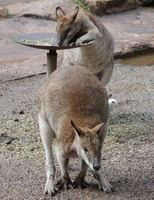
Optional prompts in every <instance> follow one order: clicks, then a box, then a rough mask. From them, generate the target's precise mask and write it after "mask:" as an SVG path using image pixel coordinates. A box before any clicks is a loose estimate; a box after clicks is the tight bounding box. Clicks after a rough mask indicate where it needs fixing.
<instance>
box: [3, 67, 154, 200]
mask: <svg viewBox="0 0 154 200" xmlns="http://www.w3.org/2000/svg"><path fill="white" fill-rule="evenodd" d="M153 68H154V66H144V67H134V66H126V65H120V64H116V66H115V70H114V74H113V77H112V80H111V82H110V84H109V86H108V90H109V91H110V92H112V94H113V97H115V98H116V99H117V100H118V104H116V105H114V107H113V108H112V110H111V116H110V131H109V134H108V136H107V139H106V142H105V146H104V150H103V152H102V155H103V158H102V165H103V168H104V173H105V174H106V176H107V177H108V179H109V180H110V181H111V183H112V185H113V186H114V188H115V192H114V193H112V194H105V193H104V192H102V191H99V190H98V188H97V183H96V182H95V180H94V179H93V177H92V175H91V173H90V172H89V173H88V175H87V181H88V182H89V183H90V186H89V187H88V188H86V189H84V190H80V189H70V190H68V191H61V192H59V193H58V194H57V195H56V196H55V197H51V199H55V200H57V199H65V200H70V199H72V200H78V199H85V200H90V199H98V200H99V199H104V200H107V199H111V200H112V199H113V200H115V199H116V200H125V199H127V200H128V199H131V200H147V199H148V200H152V199H153V197H154V182H153V180H154V149H153V145H154V136H153V133H154V93H153V90H154V77H153ZM44 81H45V75H38V76H34V77H32V78H27V79H23V80H18V81H12V82H6V83H1V89H0V98H1V101H0V110H1V116H0V143H1V146H0V151H1V157H0V182H1V183H0V185H1V187H0V199H4V200H25V199H26V200H38V199H41V200H43V199H46V200H48V199H50V197H49V196H46V197H44V196H43V188H44V184H45V179H46V178H45V169H44V150H43V146H42V143H41V141H40V137H39V132H38V125H37V100H36V93H37V89H38V88H39V87H40V85H41V84H42V83H43V82H44ZM79 166H80V162H79V161H78V160H72V162H71V165H70V169H69V171H70V173H71V178H72V179H74V178H75V176H76V175H77V173H78V170H79ZM56 175H57V177H58V176H59V168H58V167H57V174H56Z"/></svg>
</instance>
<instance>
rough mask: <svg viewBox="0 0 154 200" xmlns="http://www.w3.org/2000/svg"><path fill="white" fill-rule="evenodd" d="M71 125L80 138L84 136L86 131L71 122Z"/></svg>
mask: <svg viewBox="0 0 154 200" xmlns="http://www.w3.org/2000/svg"><path fill="white" fill-rule="evenodd" d="M71 125H72V127H73V129H74V130H75V132H76V133H77V134H78V136H79V137H83V136H84V130H83V129H82V128H81V127H79V126H78V125H77V124H75V123H74V122H73V121H72V120H71Z"/></svg>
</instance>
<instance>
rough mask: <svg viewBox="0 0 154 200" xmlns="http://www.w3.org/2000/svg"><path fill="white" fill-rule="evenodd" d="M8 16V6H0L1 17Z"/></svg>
mask: <svg viewBox="0 0 154 200" xmlns="http://www.w3.org/2000/svg"><path fill="white" fill-rule="evenodd" d="M5 17H8V10H7V9H6V8H3V7H0V18H5Z"/></svg>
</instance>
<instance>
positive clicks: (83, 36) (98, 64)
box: [56, 7, 114, 86]
mask: <svg viewBox="0 0 154 200" xmlns="http://www.w3.org/2000/svg"><path fill="white" fill-rule="evenodd" d="M56 17H57V40H58V44H59V45H69V44H72V43H76V44H83V43H87V42H90V41H92V44H89V45H87V46H82V47H81V48H75V49H71V50H64V51H63V61H62V65H61V66H68V64H69V65H74V66H77V65H80V66H84V67H86V68H88V69H89V70H91V71H92V72H93V73H94V74H96V75H97V77H98V78H99V79H100V80H101V82H102V83H103V85H104V86H105V85H106V84H107V83H108V81H109V80H110V77H111V74H112V70H113V62H114V61H113V53H114V45H113V39H112V36H111V35H110V33H109V32H108V31H107V29H106V28H105V27H104V25H103V24H102V23H101V22H100V21H99V19H98V18H96V17H94V16H93V15H92V14H90V13H89V12H86V11H84V10H82V9H81V8H80V9H79V7H76V9H75V10H73V11H70V12H69V13H68V14H67V15H66V14H65V12H64V11H63V9H62V8H60V7H57V8H56Z"/></svg>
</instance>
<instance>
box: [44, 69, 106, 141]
mask: <svg viewBox="0 0 154 200" xmlns="http://www.w3.org/2000/svg"><path fill="white" fill-rule="evenodd" d="M40 113H41V114H42V115H43V116H44V118H46V119H47V120H48V121H49V122H50V125H51V127H52V129H53V130H54V132H55V134H56V135H57V137H59V136H60V135H62V134H69V132H70V131H68V133H59V130H60V129H62V127H63V129H67V130H70V129H72V128H70V121H71V120H73V121H75V122H76V123H77V124H78V125H79V126H81V127H89V128H92V127H94V126H96V125H98V124H99V123H102V122H104V121H105V122H107V120H108V115H109V108H108V97H107V93H106V90H105V88H103V87H102V85H101V83H100V81H99V80H98V79H97V77H95V76H94V75H93V74H92V73H91V72H90V71H89V70H87V69H85V68H84V67H79V66H76V67H73V68H72V67H71V66H68V67H66V68H58V69H57V70H56V71H54V72H53V73H52V74H51V76H50V77H49V80H48V81H47V83H46V84H45V85H44V86H43V87H42V88H41V90H40ZM63 132H65V131H64V130H63ZM59 134H60V135H59ZM58 135H59V136H58Z"/></svg>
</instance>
